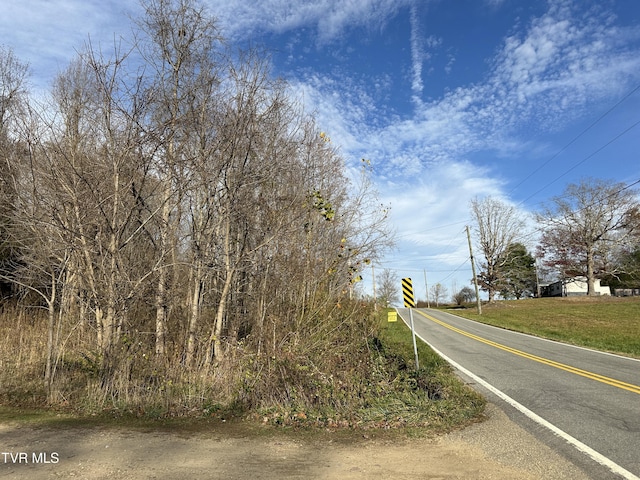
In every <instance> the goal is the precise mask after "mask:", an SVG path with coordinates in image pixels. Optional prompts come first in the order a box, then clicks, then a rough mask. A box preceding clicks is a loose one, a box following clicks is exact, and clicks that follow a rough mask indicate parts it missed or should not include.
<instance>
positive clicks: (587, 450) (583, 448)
mask: <svg viewBox="0 0 640 480" xmlns="http://www.w3.org/2000/svg"><path fill="white" fill-rule="evenodd" d="M398 313H399V312H398ZM400 317H401V318H402V315H401V316H400ZM402 321H403V322H404V323H405V325H406V323H407V322H406V321H405V319H404V318H402ZM409 328H411V327H409ZM415 335H416V337H418V338H419V339H420V340H422V341H423V342H424V343H426V344H427V345H429V347H431V349H432V350H433V351H434V352H436V353H437V354H438V355H440V356H441V357H442V358H443V359H444V360H445V361H446V362H448V363H449V364H451V365H452V366H453V367H454V368H456V369H457V370H459V371H461V372H462V373H464V374H465V375H466V376H468V377H470V378H471V379H473V380H474V381H475V382H478V383H479V384H480V385H482V386H483V387H484V388H486V389H487V390H489V391H490V392H491V393H493V394H494V395H496V396H498V397H499V398H500V399H502V400H504V401H505V402H507V403H508V404H509V405H511V406H512V407H513V408H515V409H516V410H518V411H520V412H521V413H523V414H524V415H526V416H527V417H529V418H530V419H531V420H533V421H534V422H536V423H537V424H539V425H542V426H543V427H545V428H547V429H548V430H551V432H553V433H554V434H555V435H557V436H558V437H560V438H562V439H563V440H565V441H566V442H567V443H569V444H570V445H573V446H574V447H575V448H576V449H578V450H579V451H580V452H582V453H584V454H586V455H587V456H588V457H590V458H591V459H592V460H594V461H596V462H598V463H599V464H600V465H603V466H605V467H607V468H608V469H609V470H611V471H612V472H613V473H615V474H617V475H620V476H621V477H622V478H624V479H626V480H640V477H637V476H635V475H634V474H633V473H631V472H630V471H628V470H626V469H624V468H622V467H621V466H620V465H618V464H617V463H615V462H613V461H611V460H609V459H608V458H607V457H605V456H604V455H602V454H601V453H598V452H596V451H595V450H594V449H593V448H591V447H589V446H587V445H585V444H584V443H582V442H581V441H580V440H578V439H576V438H573V437H572V436H571V435H569V434H568V433H567V432H565V431H564V430H560V429H559V428H558V427H556V426H555V425H553V424H552V423H550V422H548V421H547V420H545V419H544V418H542V417H541V416H539V415H537V414H536V413H534V412H532V411H531V410H529V409H528V408H527V407H525V406H524V405H522V404H521V403H518V402H517V401H515V400H514V399H513V398H511V397H510V396H508V395H507V394H506V393H504V392H502V391H501V390H498V389H497V388H496V387H494V386H493V385H491V384H490V383H488V382H486V381H485V380H483V379H482V378H480V377H478V376H477V375H475V374H473V373H471V372H470V371H469V370H467V369H466V368H464V367H463V366H462V365H460V364H459V363H457V362H455V361H453V360H452V359H450V358H449V357H447V356H446V355H445V354H443V353H442V352H440V351H439V350H438V349H436V348H435V347H434V346H433V345H431V344H430V343H429V342H427V341H426V340H425V339H424V338H422V337H421V336H420V335H419V334H417V333H416V334H415Z"/></svg>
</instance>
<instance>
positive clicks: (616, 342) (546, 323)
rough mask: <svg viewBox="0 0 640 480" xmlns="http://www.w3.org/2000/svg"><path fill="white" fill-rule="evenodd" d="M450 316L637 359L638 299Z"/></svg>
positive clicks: (498, 306) (517, 306) (530, 303)
mask: <svg viewBox="0 0 640 480" xmlns="http://www.w3.org/2000/svg"><path fill="white" fill-rule="evenodd" d="M450 312H451V313H454V314H456V315H459V316H461V317H465V318H469V319H472V320H477V321H479V322H482V323H487V324H489V325H495V326H497V327H503V328H506V329H509V330H515V331H518V332H523V333H529V334H532V335H536V336H540V337H544V338H549V339H552V340H559V341H562V342H566V343H571V344H574V345H580V346H584V347H589V348H594V349H597V350H602V351H606V352H612V353H619V354H622V355H627V356H632V357H636V358H640V297H624V298H616V297H593V298H588V297H565V298H534V299H528V300H512V301H498V302H495V303H494V304H485V305H483V307H482V315H478V314H477V311H476V309H475V308H473V307H471V306H469V307H468V308H461V309H452V310H450Z"/></svg>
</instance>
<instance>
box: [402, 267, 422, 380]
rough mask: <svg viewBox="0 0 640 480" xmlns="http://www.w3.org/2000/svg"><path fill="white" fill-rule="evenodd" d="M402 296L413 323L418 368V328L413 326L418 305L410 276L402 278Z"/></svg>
mask: <svg viewBox="0 0 640 480" xmlns="http://www.w3.org/2000/svg"><path fill="white" fill-rule="evenodd" d="M402 296H403V298H404V306H405V308H408V309H409V320H410V323H411V338H412V340H413V355H414V356H415V359H416V370H418V369H419V368H420V364H419V362H418V346H417V345H416V330H415V328H414V326H413V309H414V308H415V307H416V301H415V300H414V298H415V297H414V296H413V284H412V282H411V279H410V278H403V279H402Z"/></svg>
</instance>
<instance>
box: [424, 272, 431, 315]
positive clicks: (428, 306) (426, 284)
mask: <svg viewBox="0 0 640 480" xmlns="http://www.w3.org/2000/svg"><path fill="white" fill-rule="evenodd" d="M422 271H423V272H424V288H425V289H426V291H427V308H431V304H430V303H429V284H428V283H427V269H426V268H425V269H423V270H422Z"/></svg>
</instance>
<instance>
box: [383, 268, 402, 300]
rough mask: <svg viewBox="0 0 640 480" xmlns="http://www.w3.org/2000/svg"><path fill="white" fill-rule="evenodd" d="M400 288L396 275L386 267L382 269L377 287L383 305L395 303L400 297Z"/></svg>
mask: <svg viewBox="0 0 640 480" xmlns="http://www.w3.org/2000/svg"><path fill="white" fill-rule="evenodd" d="M399 290H400V280H398V275H397V274H396V273H395V272H394V271H393V270H390V269H388V268H385V269H384V270H382V273H381V274H380V285H379V287H378V297H379V298H380V300H381V301H382V305H384V306H385V307H387V306H389V305H391V304H392V303H397V302H398V299H399V298H400V297H399V295H398V291H399Z"/></svg>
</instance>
